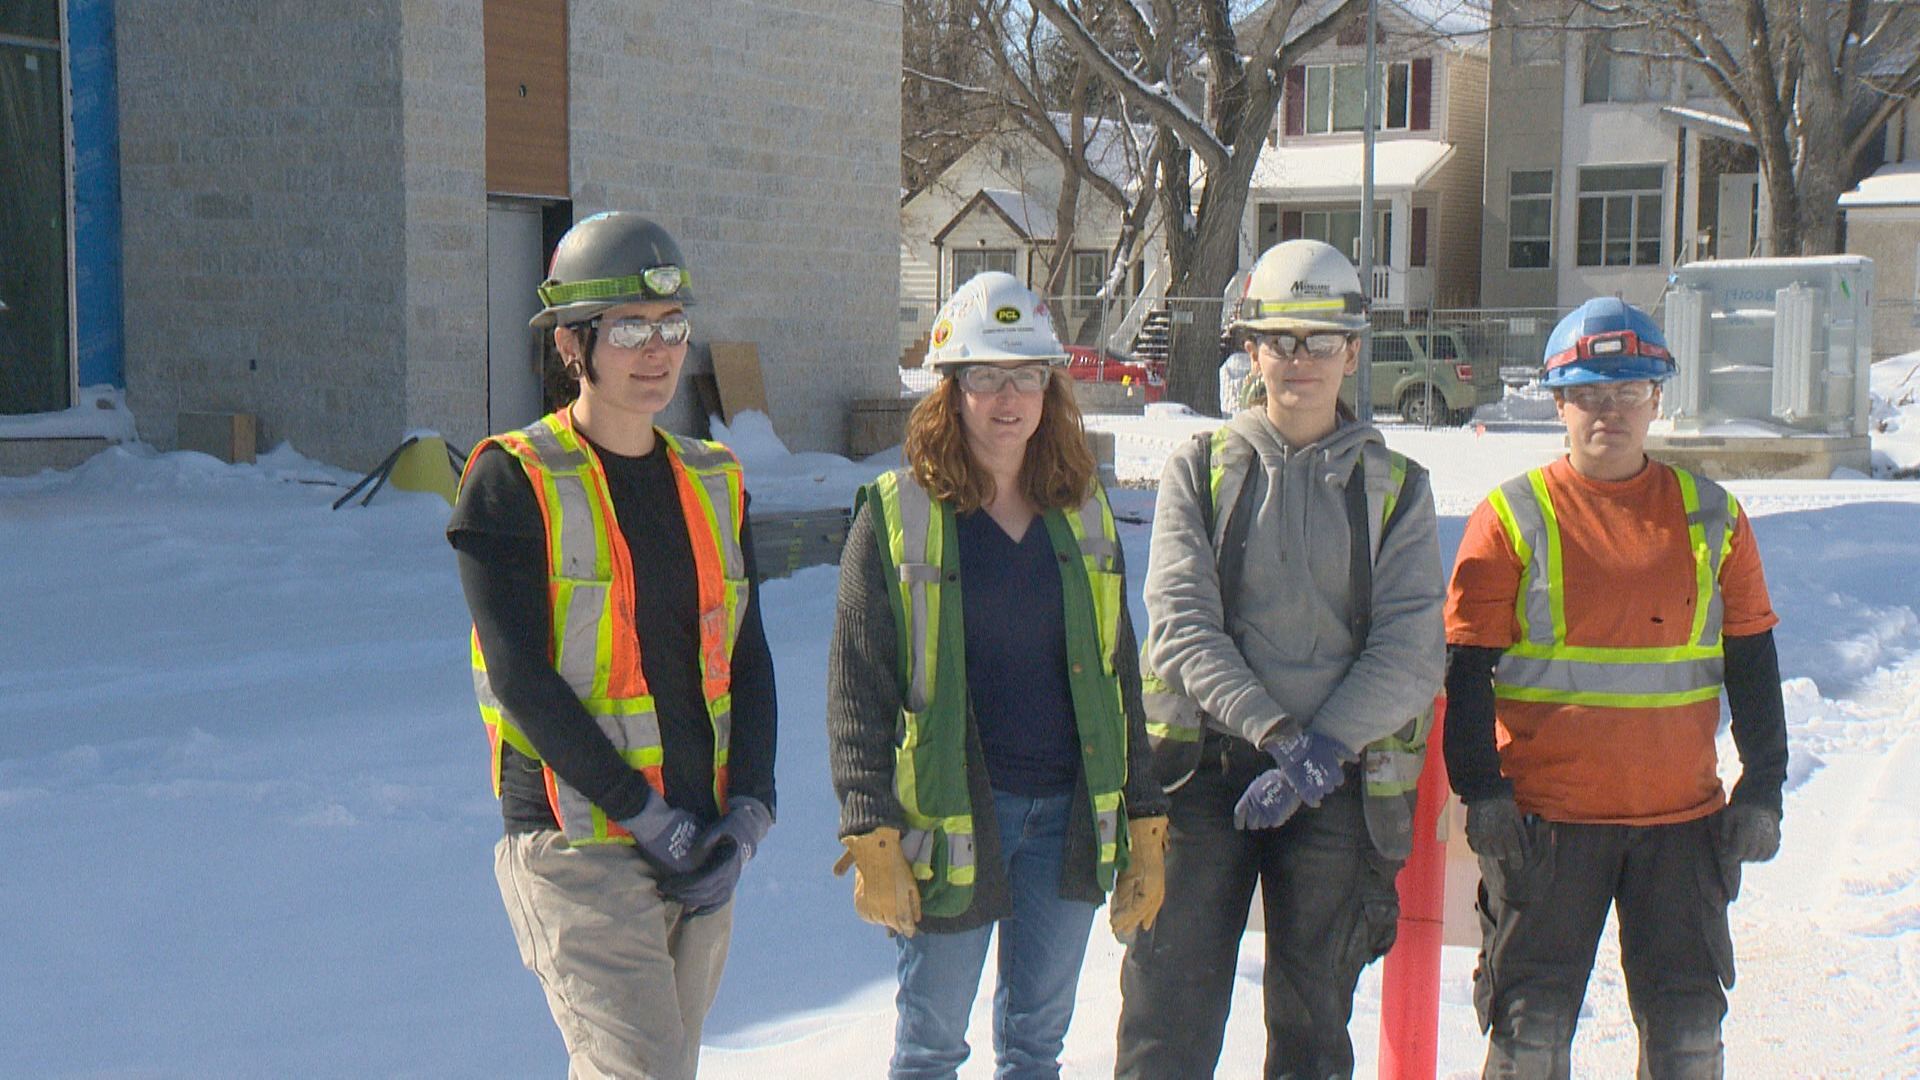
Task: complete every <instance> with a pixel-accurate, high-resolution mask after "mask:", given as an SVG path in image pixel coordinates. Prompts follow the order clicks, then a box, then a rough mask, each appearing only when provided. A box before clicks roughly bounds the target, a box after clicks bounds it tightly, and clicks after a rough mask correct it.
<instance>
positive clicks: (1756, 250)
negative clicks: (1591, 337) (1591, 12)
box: [1481, 0, 1774, 308]
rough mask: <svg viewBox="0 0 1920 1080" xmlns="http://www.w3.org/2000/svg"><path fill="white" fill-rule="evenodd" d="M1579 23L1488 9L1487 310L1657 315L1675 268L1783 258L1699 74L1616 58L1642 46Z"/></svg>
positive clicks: (1520, 10)
mask: <svg viewBox="0 0 1920 1080" xmlns="http://www.w3.org/2000/svg"><path fill="white" fill-rule="evenodd" d="M1570 10H1571V9H1570V6H1569V5H1568V4H1567V3H1566V2H1565V0H1495V2H1494V4H1493V28H1492V31H1491V34H1490V49H1489V59H1490V65H1491V66H1490V71H1489V76H1488V99H1487V100H1488V105H1487V165H1486V222H1485V224H1486V230H1485V233H1486V243H1485V246H1484V247H1483V249H1482V253H1481V255H1482V264H1481V265H1482V275H1481V298H1482V302H1483V303H1484V304H1485V305H1486V306H1488V307H1497V308H1525V307H1539V308H1570V307H1573V306H1575V305H1577V304H1580V303H1582V302H1584V301H1586V300H1588V299H1591V298H1592V297H1595V296H1614V295H1617V296H1621V297H1623V298H1625V299H1626V300H1628V301H1629V302H1631V303H1634V304H1638V305H1640V306H1642V307H1646V308H1653V307H1655V306H1656V305H1658V304H1659V302H1660V300H1661V296H1662V293H1663V291H1664V289H1665V287H1666V281H1667V274H1668V272H1669V271H1670V270H1671V269H1672V268H1673V267H1674V266H1676V265H1679V264H1681V263H1687V262H1694V261H1698V260H1701V259H1720V258H1748V257H1751V256H1765V255H1771V254H1774V252H1773V251H1772V243H1771V238H1770V235H1769V234H1770V232H1771V228H1770V219H1769V210H1768V205H1767V199H1766V188H1765V185H1763V184H1761V183H1760V176H1759V163H1758V161H1759V159H1758V154H1757V152H1756V151H1755V149H1754V146H1753V139H1752V137H1751V135H1750V134H1749V133H1748V131H1747V129H1746V126H1745V125H1744V124H1743V123H1741V122H1740V121H1739V120H1737V119H1734V118H1732V117H1731V116H1730V114H1729V110H1728V108H1727V106H1726V105H1725V104H1724V103H1723V102H1722V101H1721V100H1720V99H1719V98H1718V97H1717V96H1715V94H1714V92H1713V90H1712V88H1711V87H1710V86H1709V85H1708V84H1707V82H1706V79H1705V77H1704V76H1703V75H1702V74H1700V72H1699V71H1698V70H1697V69H1695V68H1692V67H1690V66H1688V65H1685V64H1682V63H1679V62H1674V61H1660V60H1655V59H1650V58H1648V57H1646V56H1636V55H1632V54H1631V53H1626V54H1623V53H1621V52H1618V51H1614V49H1613V48H1610V46H1614V47H1618V48H1619V49H1627V50H1630V49H1633V48H1635V47H1637V46H1640V45H1642V44H1643V43H1644V42H1645V40H1646V39H1644V38H1643V37H1642V36H1641V35H1642V34H1643V33H1644V31H1640V30H1607V29H1600V28H1592V27H1582V26H1580V25H1579V21H1578V18H1575V20H1574V22H1573V23H1572V24H1571V26H1570V25H1569V23H1568V19H1569V17H1570ZM1573 14H1574V15H1576V16H1578V15H1579V14H1580V13H1577V12H1575V13H1573Z"/></svg>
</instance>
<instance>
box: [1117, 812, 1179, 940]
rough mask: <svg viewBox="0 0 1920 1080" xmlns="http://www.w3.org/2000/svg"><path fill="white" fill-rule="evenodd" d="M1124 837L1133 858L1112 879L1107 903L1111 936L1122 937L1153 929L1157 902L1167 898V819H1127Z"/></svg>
mask: <svg viewBox="0 0 1920 1080" xmlns="http://www.w3.org/2000/svg"><path fill="white" fill-rule="evenodd" d="M1127 839H1128V840H1129V841H1131V844H1130V848H1129V850H1130V851H1131V852H1132V856H1133V857H1132V861H1131V862H1130V863H1128V865H1127V868H1126V869H1125V870H1122V871H1120V876H1119V877H1118V878H1116V879H1115V880H1114V883H1113V898H1112V899H1111V900H1110V901H1108V906H1107V921H1108V922H1109V923H1110V924H1112V926H1113V936H1114V937H1117V938H1119V939H1120V940H1122V941H1125V940H1127V939H1128V938H1130V937H1131V936H1133V934H1134V933H1136V932H1137V931H1140V930H1150V929H1152V928H1153V920H1154V919H1155V918H1156V917H1158V916H1159V914H1160V903H1161V901H1163V900H1165V899H1166V898H1167V860H1166V851H1167V819H1166V818H1164V817H1145V818H1134V819H1133V820H1131V821H1129V822H1127Z"/></svg>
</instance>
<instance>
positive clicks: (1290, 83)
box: [1286, 64, 1307, 135]
mask: <svg viewBox="0 0 1920 1080" xmlns="http://www.w3.org/2000/svg"><path fill="white" fill-rule="evenodd" d="M1286 98H1287V134H1289V135H1303V134H1305V133H1306V130H1307V69H1306V68H1303V67H1301V66H1300V65H1299V64H1295V65H1293V66H1292V67H1290V68H1288V69H1287V93H1286Z"/></svg>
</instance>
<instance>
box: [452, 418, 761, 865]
mask: <svg viewBox="0 0 1920 1080" xmlns="http://www.w3.org/2000/svg"><path fill="white" fill-rule="evenodd" d="M656 434H657V435H658V436H659V437H660V438H661V439H663V440H665V442H666V446H667V460H668V462H669V463H670V464H671V466H672V470H673V477H674V483H675V487H676V488H678V490H679V494H680V509H681V513H682V515H683V516H684V517H685V519H686V523H687V535H688V538H689V539H690V540H691V541H692V543H693V561H694V567H695V570H696V573H697V576H698V579H699V605H700V681H701V689H702V693H703V696H704V697H705V699H706V705H707V716H708V717H709V719H711V720H712V722H713V795H714V799H715V801H716V802H717V803H718V804H719V807H720V809H721V810H722V811H723V812H724V811H725V809H726V805H727V744H728V738H729V736H730V734H731V732H732V726H733V695H732V657H733V643H734V640H735V639H736V638H737V637H738V636H739V633H740V619H741V614H742V612H741V609H742V607H743V606H744V604H745V601H746V596H747V580H746V559H745V557H744V555H743V553H742V552H741V549H740V527H741V518H742V515H743V513H744V511H745V501H746V497H745V487H744V483H743V478H742V475H741V471H740V463H739V462H738V461H737V460H736V459H735V458H734V456H733V453H732V451H730V450H728V449H727V448H726V447H724V446H722V445H720V444H719V443H710V442H703V441H700V440H697V439H686V440H683V439H677V438H675V437H674V436H672V435H669V434H667V433H666V432H664V431H658V432H656ZM492 445H497V446H499V447H500V448H501V449H503V450H506V451H507V452H508V453H510V454H512V455H513V456H514V457H515V458H517V459H518V460H519V462H520V465H521V467H522V468H524V469H525V470H526V473H527V477H528V478H529V479H530V480H532V481H533V492H534V496H535V498H536V499H538V500H539V503H540V513H541V517H542V519H543V520H544V521H545V523H546V531H547V556H548V576H549V581H550V583H551V584H550V589H549V591H550V594H551V599H552V602H553V636H552V643H551V646H550V650H551V656H550V659H551V660H552V661H553V665H554V668H555V669H556V670H558V671H559V672H560V675H561V677H562V678H564V679H566V681H567V685H568V686H570V687H572V688H573V692H574V693H575V694H576V695H578V696H579V698H580V703H581V704H582V705H584V706H586V709H587V712H588V714H589V715H591V716H592V717H593V719H594V722H595V723H597V724H599V725H600V730H602V731H603V732H605V733H606V735H607V738H608V739H610V740H612V742H613V746H614V749H615V750H617V751H619V753H620V756H621V757H622V758H624V759H626V761H627V763H628V764H629V765H632V766H633V767H634V768H635V769H637V770H639V771H640V773H641V774H642V775H644V776H645V777H646V780H647V783H648V784H649V785H651V786H652V787H653V789H654V790H655V791H657V792H661V793H662V794H664V793H665V791H666V783H665V780H664V779H663V776H662V771H661V763H662V761H663V760H664V758H663V753H664V751H663V748H662V746H661V742H660V720H659V715H658V713H657V712H656V711H655V709H654V702H653V695H652V693H651V692H650V691H649V690H648V689H647V678H646V675H645V674H644V673H643V672H642V670H641V667H640V638H639V635H638V633H637V632H636V630H635V627H634V623H633V605H634V595H633V588H634V585H633V558H632V555H631V554H630V553H629V552H628V550H627V543H626V538H625V536H624V535H622V533H621V532H620V525H619V522H618V521H616V520H615V518H614V513H613V500H612V497H611V495H610V494H609V493H608V490H607V481H606V474H605V473H604V472H603V471H602V470H601V467H600V462H599V458H598V455H596V454H595V453H594V450H593V447H592V446H590V445H589V444H588V443H587V442H586V440H584V439H582V438H580V436H579V435H578V433H576V432H575V431H574V429H573V417H572V413H571V412H561V413H553V414H549V415H548V416H545V417H543V418H541V419H540V420H539V421H537V422H535V423H534V424H533V425H532V426H530V427H527V428H525V429H523V430H521V431H515V432H509V433H507V434H503V435H496V436H493V437H491V438H489V439H486V440H484V441H483V442H481V443H480V445H478V446H476V447H474V449H473V454H472V456H471V457H469V458H468V460H467V471H469V472H471V471H472V469H473V463H474V462H475V461H478V460H479V459H480V452H481V451H482V450H484V449H485V448H486V447H488V446H492ZM463 482H464V478H463ZM473 688H474V695H475V697H476V698H478V699H479V703H480V718H481V720H482V722H484V723H485V725H486V729H487V742H488V744H489V746H490V748H491V750H492V759H493V793H494V795H495V796H496V797H498V796H499V794H500V754H501V750H500V748H501V746H502V744H505V745H508V746H512V747H513V748H514V749H515V750H518V751H519V752H520V753H522V754H525V755H526V756H528V757H530V758H532V759H534V760H535V761H540V760H541V758H540V755H539V753H538V752H537V751H535V750H534V748H533V744H532V743H531V742H529V741H528V740H527V737H526V734H525V733H524V732H523V731H522V729H521V727H520V725H519V724H518V723H516V722H515V720H514V718H513V715H512V714H511V713H510V712H508V711H507V709H506V708H505V707H503V706H502V705H501V703H500V700H499V698H498V697H496V696H495V695H494V693H493V689H492V686H491V685H490V684H489V682H488V679H487V665H486V659H485V658H484V657H483V656H481V654H480V637H479V634H478V633H477V632H476V633H475V634H474V636H473ZM542 767H543V770H544V773H545V778H546V787H547V801H548V803H549V804H550V805H551V806H552V807H553V813H554V817H555V818H556V819H558V821H559V822H560V827H561V829H562V830H563V831H564V832H565V833H566V836H567V841H568V842H569V843H572V844H593V843H601V844H604V843H632V842H633V837H632V836H631V835H629V834H628V833H627V831H626V830H625V829H622V828H621V827H620V826H619V825H618V824H616V823H614V822H612V821H609V820H608V819H607V816H606V813H605V812H604V811H602V810H601V809H600V808H599V807H598V806H595V805H594V804H593V803H592V802H591V801H590V800H588V799H587V798H586V797H585V796H584V795H581V794H580V793H579V792H578V791H576V790H575V789H574V788H573V786H572V785H570V784H568V783H567V782H566V781H565V780H562V779H561V778H560V777H558V776H557V775H555V774H554V772H553V770H552V769H551V768H549V767H546V766H545V764H544V762H543V763H542Z"/></svg>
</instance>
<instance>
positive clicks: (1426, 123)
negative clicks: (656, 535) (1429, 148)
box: [1407, 56, 1433, 131]
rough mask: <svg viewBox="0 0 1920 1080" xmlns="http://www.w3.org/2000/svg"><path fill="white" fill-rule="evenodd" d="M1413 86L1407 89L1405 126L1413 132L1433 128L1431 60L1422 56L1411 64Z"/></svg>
mask: <svg viewBox="0 0 1920 1080" xmlns="http://www.w3.org/2000/svg"><path fill="white" fill-rule="evenodd" d="M1412 82H1413V86H1412V87H1411V88H1410V89H1409V95H1408V96H1409V97H1411V98H1412V100H1411V101H1410V102H1409V103H1408V107H1407V111H1408V112H1409V113H1411V114H1412V115H1410V116H1409V117H1408V118H1407V126H1408V127H1410V128H1412V129H1413V130H1415V131H1428V130H1431V129H1432V127H1433V58H1432V57H1430V56H1422V57H1420V58H1419V59H1417V60H1415V61H1414V62H1413V79H1412Z"/></svg>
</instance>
